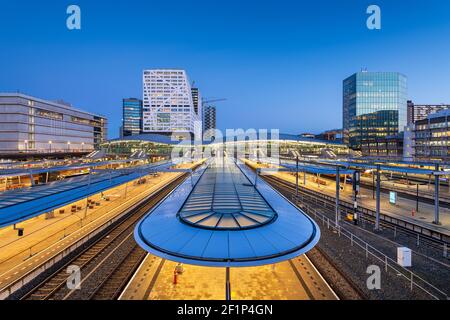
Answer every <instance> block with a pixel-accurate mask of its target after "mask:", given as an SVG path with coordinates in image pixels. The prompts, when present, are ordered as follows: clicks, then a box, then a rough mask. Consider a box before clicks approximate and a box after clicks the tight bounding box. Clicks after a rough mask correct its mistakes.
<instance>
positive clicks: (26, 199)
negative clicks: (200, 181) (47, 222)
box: [0, 162, 170, 227]
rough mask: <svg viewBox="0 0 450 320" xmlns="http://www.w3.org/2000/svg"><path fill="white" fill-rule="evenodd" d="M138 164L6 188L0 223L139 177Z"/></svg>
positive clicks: (158, 165)
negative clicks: (115, 169) (128, 168)
mask: <svg viewBox="0 0 450 320" xmlns="http://www.w3.org/2000/svg"><path fill="white" fill-rule="evenodd" d="M167 166H170V164H168V163H166V162H164V163H163V164H161V163H155V164H154V165H149V166H145V168H144V169H148V170H156V168H164V167H167ZM144 171H145V170H142V168H139V170H135V171H131V170H130V171H129V172H124V171H118V172H114V171H110V172H108V173H106V172H105V173H101V174H94V175H92V176H91V177H89V176H81V177H75V178H69V179H65V180H61V181H55V182H51V183H48V184H46V185H38V186H34V187H28V188H23V189H19V190H10V191H6V192H3V193H1V194H0V227H5V226H8V225H12V224H14V223H19V222H21V221H25V220H28V219H30V218H33V217H35V216H38V215H41V214H43V213H46V212H49V211H51V210H54V209H57V208H60V207H62V206H65V205H67V204H70V203H73V202H76V201H79V200H81V199H84V198H86V197H89V196H91V195H94V194H97V193H100V192H102V191H105V190H108V189H111V188H113V187H116V186H118V185H121V184H123V183H126V182H129V181H132V180H135V179H138V178H140V177H141V176H142V175H143V172H144Z"/></svg>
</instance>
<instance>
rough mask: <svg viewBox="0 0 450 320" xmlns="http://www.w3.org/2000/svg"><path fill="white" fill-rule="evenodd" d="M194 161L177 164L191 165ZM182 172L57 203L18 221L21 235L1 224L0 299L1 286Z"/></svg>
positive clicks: (152, 176) (151, 176) (148, 177)
mask: <svg viewBox="0 0 450 320" xmlns="http://www.w3.org/2000/svg"><path fill="white" fill-rule="evenodd" d="M195 165H197V164H183V165H179V166H178V167H179V169H190V168H191V167H193V166H195ZM181 174H182V173H181V172H163V173H158V174H154V173H152V174H144V175H143V176H141V177H139V178H138V179H135V180H132V181H128V182H126V183H123V184H121V185H118V186H115V187H112V188H110V189H107V190H104V191H102V192H100V193H97V194H93V195H91V196H90V197H89V198H84V199H81V200H79V201H76V202H73V203H69V204H67V205H65V206H62V207H59V208H58V209H57V210H55V211H54V213H53V214H52V215H50V216H49V215H48V214H41V215H38V216H36V217H33V218H31V219H28V220H25V221H23V222H20V223H18V224H17V227H20V228H23V229H24V235H23V236H21V237H19V236H18V234H17V230H15V229H14V228H13V226H8V227H3V228H0V239H1V241H0V299H1V293H2V290H3V289H4V288H6V287H8V286H9V285H11V284H13V283H15V281H17V280H18V279H21V278H23V277H25V276H27V275H28V274H31V273H33V272H34V270H39V269H40V268H41V266H42V265H44V264H46V263H47V261H50V260H51V259H55V257H57V256H58V255H59V254H61V253H65V254H66V253H68V252H70V250H69V248H71V247H72V246H74V245H76V243H77V242H78V241H81V240H82V239H84V238H86V237H88V236H90V235H92V234H95V232H97V230H99V229H100V228H102V227H103V226H105V225H107V224H108V223H110V222H111V221H113V219H116V218H117V217H118V216H120V215H121V214H122V213H124V212H126V211H127V210H129V209H130V208H132V207H133V206H135V205H136V204H138V203H139V202H141V201H142V200H144V199H145V198H147V197H149V196H151V194H153V193H155V192H156V191H158V190H160V189H161V188H162V187H163V186H166V185H167V184H169V183H170V182H172V181H174V180H175V179H177V178H178V177H179V176H180V175H181ZM68 250H69V251H68Z"/></svg>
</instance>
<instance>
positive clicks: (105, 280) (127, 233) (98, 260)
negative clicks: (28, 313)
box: [21, 174, 187, 300]
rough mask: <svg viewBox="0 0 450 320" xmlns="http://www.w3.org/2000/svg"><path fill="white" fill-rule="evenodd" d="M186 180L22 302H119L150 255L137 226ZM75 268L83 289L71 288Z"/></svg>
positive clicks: (168, 187) (138, 211) (159, 195)
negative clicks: (137, 235) (142, 245)
mask: <svg viewBox="0 0 450 320" xmlns="http://www.w3.org/2000/svg"><path fill="white" fill-rule="evenodd" d="M186 177H187V174H183V175H182V176H180V177H179V178H177V179H176V180H174V181H172V182H171V183H169V184H168V185H166V186H165V187H164V188H162V189H160V190H158V191H157V192H156V193H155V194H154V195H153V196H152V197H151V198H150V199H149V200H147V201H145V202H143V203H141V204H140V205H139V206H138V207H136V208H135V209H134V210H132V211H131V212H130V213H129V214H127V216H126V217H125V218H124V219H123V220H121V221H120V222H118V223H117V224H116V225H115V226H114V227H113V228H112V229H111V230H110V231H109V232H107V233H106V234H105V235H103V236H102V237H100V238H99V239H98V240H97V241H95V242H94V243H92V244H90V245H89V246H87V248H85V249H84V250H83V251H82V252H80V253H79V254H78V255H76V256H75V257H73V258H71V259H69V261H67V262H66V263H65V264H64V265H63V266H62V267H60V268H58V269H57V270H56V271H54V272H52V273H51V274H50V275H49V276H48V277H46V278H45V279H44V280H43V281H41V282H40V283H38V284H37V285H35V286H34V287H33V288H32V289H31V290H30V291H29V292H27V293H26V294H24V295H23V296H22V297H21V300H90V299H94V300H95V299H98V300H103V299H116V298H117V297H118V295H119V294H120V292H121V290H122V289H123V287H124V286H125V285H126V283H127V281H128V280H129V279H130V278H131V276H132V275H133V273H134V271H135V270H136V269H137V267H138V266H139V264H140V263H141V261H142V260H143V259H144V257H145V255H146V252H145V251H144V250H143V249H141V248H140V247H139V246H138V245H137V244H136V242H135V240H134V237H133V232H134V227H135V225H136V223H137V222H138V221H139V220H140V219H141V218H142V217H143V216H144V215H145V214H146V213H147V212H148V211H149V210H150V209H151V208H153V207H154V206H155V205H156V204H158V203H159V202H160V201H161V200H162V199H164V198H165V197H166V196H167V195H168V194H169V193H170V192H171V191H172V190H173V189H174V188H175V187H176V186H178V185H179V184H180V183H181V182H182V181H183V180H184V179H186ZM71 266H76V267H77V268H79V269H78V270H79V271H80V280H81V282H80V285H79V288H69V287H68V285H67V284H68V281H71V279H72V278H71V274H70V273H68V268H69V267H71Z"/></svg>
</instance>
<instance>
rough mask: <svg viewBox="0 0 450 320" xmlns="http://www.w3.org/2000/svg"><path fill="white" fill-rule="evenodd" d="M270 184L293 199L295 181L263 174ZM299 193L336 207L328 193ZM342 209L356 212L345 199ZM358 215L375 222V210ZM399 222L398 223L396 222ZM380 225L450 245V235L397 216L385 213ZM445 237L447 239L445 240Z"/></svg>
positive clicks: (363, 210)
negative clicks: (407, 221) (408, 221)
mask: <svg viewBox="0 0 450 320" xmlns="http://www.w3.org/2000/svg"><path fill="white" fill-rule="evenodd" d="M262 178H263V179H265V180H266V181H267V182H268V183H269V184H271V185H272V186H274V187H276V188H277V189H278V190H279V191H280V192H282V193H283V194H285V195H286V196H288V197H289V199H292V197H295V192H296V187H295V185H294V184H293V183H291V182H288V181H284V180H282V179H279V178H276V177H273V176H262ZM299 195H300V196H301V197H302V200H303V201H304V202H307V203H309V204H310V205H317V204H318V201H320V202H322V204H323V205H324V207H326V208H329V209H333V210H334V207H335V198H334V197H330V196H328V195H324V194H321V193H318V192H314V191H311V190H307V189H305V188H303V187H299ZM340 209H341V215H342V217H345V215H346V214H347V213H352V214H353V212H354V209H353V204H352V203H349V202H346V201H343V200H341V201H340ZM358 216H359V219H360V220H364V221H365V222H366V223H371V224H375V212H374V211H373V210H370V209H367V208H364V207H358ZM399 221H401V222H402V223H404V225H402V224H400V223H399ZM396 222H397V223H396ZM380 225H381V226H382V227H383V228H387V229H393V230H394V229H395V232H402V233H403V234H405V235H408V236H410V237H413V238H414V239H416V238H417V236H418V235H420V239H421V242H424V243H426V244H427V245H428V246H430V247H432V248H435V249H436V250H439V251H441V252H442V250H443V247H444V245H447V246H449V245H450V243H449V242H448V241H447V239H448V236H446V235H444V234H439V235H438V236H437V235H436V233H437V232H435V231H431V230H429V229H426V228H424V227H419V226H416V225H413V224H407V223H406V222H405V221H403V220H399V219H396V218H391V217H389V216H386V215H384V214H381V216H380ZM444 239H445V240H444Z"/></svg>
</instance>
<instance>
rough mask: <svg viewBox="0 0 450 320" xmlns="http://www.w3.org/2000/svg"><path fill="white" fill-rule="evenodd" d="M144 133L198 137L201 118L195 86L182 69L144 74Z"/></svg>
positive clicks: (161, 70) (159, 70) (160, 70)
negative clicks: (197, 110)
mask: <svg viewBox="0 0 450 320" xmlns="http://www.w3.org/2000/svg"><path fill="white" fill-rule="evenodd" d="M142 120H143V124H142V125H143V130H142V131H143V133H159V134H164V135H171V134H172V133H180V137H181V136H185V134H186V133H187V134H191V135H192V134H194V132H195V124H196V123H199V122H200V118H199V116H198V115H197V113H196V112H195V110H194V102H193V99H192V91H191V85H190V83H189V79H188V76H187V74H186V71H184V70H180V69H155V70H144V74H143V119H142Z"/></svg>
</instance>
